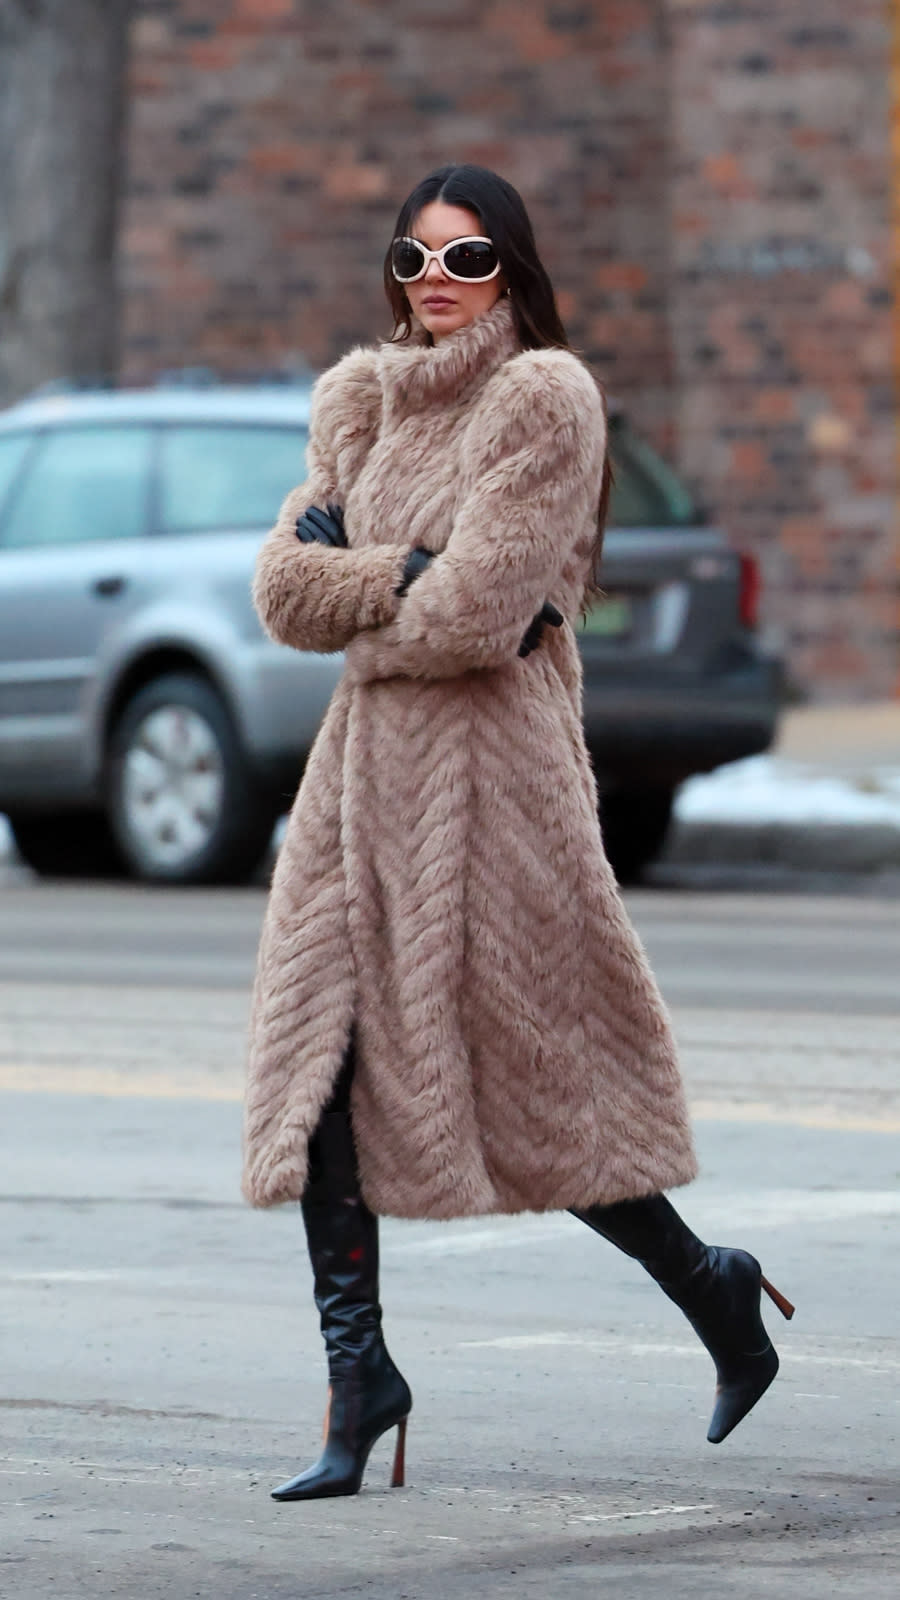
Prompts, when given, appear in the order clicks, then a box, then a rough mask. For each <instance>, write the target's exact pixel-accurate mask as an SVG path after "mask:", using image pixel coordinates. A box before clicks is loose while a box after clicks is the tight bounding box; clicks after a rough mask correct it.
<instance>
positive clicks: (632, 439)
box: [609, 422, 696, 528]
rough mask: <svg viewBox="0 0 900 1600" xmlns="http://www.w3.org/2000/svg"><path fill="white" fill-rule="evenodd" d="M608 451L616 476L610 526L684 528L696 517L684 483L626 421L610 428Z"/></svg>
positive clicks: (611, 503) (610, 511) (611, 501)
mask: <svg viewBox="0 0 900 1600" xmlns="http://www.w3.org/2000/svg"><path fill="white" fill-rule="evenodd" d="M609 453H610V457H611V460H612V465H613V472H614V475H615V482H614V484H613V490H612V498H611V500H610V510H609V525H610V527H611V528H684V527H689V526H690V525H691V524H692V523H693V522H694V521H695V520H696V513H695V508H694V504H693V501H692V500H691V497H690V495H689V494H688V492H687V490H686V489H685V487H684V485H683V484H682V483H680V482H679V481H678V479H677V478H676V476H675V474H674V472H672V470H671V468H669V467H667V466H666V464H665V462H664V461H663V460H662V458H661V457H660V456H658V455H657V454H656V452H655V450H651V448H650V446H649V445H648V444H646V443H645V441H644V440H643V439H639V438H638V436H637V434H635V433H633V432H632V431H631V429H630V428H629V427H628V426H627V424H626V423H624V422H619V423H618V424H616V425H614V426H613V427H611V429H610V436H609Z"/></svg>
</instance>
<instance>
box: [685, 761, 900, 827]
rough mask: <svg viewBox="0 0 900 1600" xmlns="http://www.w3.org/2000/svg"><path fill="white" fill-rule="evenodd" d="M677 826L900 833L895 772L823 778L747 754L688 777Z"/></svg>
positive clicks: (899, 778) (899, 796) (898, 778)
mask: <svg viewBox="0 0 900 1600" xmlns="http://www.w3.org/2000/svg"><path fill="white" fill-rule="evenodd" d="M675 815H676V817H677V818H678V820H679V822H691V823H696V822H709V823H716V822H721V823H730V824H738V825H740V824H748V823H756V824H761V823H768V822H771V823H794V824H796V823H801V824H802V823H810V824H815V823H818V824H819V825H820V826H836V827H873V826H874V827H885V826H887V827H895V828H898V829H900V771H897V770H895V769H889V770H885V771H878V772H876V773H873V774H872V775H871V776H867V777H866V778H865V779H853V778H839V777H827V776H825V775H821V776H820V775H816V774H815V773H810V771H809V768H808V767H803V766H800V765H799V764H798V763H793V764H792V763H791V762H789V761H785V760H780V759H779V758H778V757H773V756H751V757H750V759H749V760H747V761H735V762H733V763H731V764H730V765H729V766H726V767H719V769H718V771H716V772H711V773H710V774H709V775H708V776H706V777H702V778H691V779H689V781H688V782H687V783H686V784H684V785H683V787H682V789H681V790H680V792H679V795H678V798H677V801H676V804H675Z"/></svg>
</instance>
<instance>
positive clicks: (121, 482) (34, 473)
mask: <svg viewBox="0 0 900 1600" xmlns="http://www.w3.org/2000/svg"><path fill="white" fill-rule="evenodd" d="M149 467H150V432H149V430H148V429H147V428H125V427H119V428H60V429H58V430H55V431H53V432H51V433H47V434H45V435H44V436H43V438H41V439H39V441H38V445H37V448H36V450H35V453H34V455H33V457H32V459H31V461H30V462H29V464H28V468H27V470H26V472H25V474H24V477H23V478H22V480H21V481H20V482H19V484H18V485H17V486H16V488H15V490H14V492H13V495H12V499H11V501H10V505H9V509H8V514H7V517H6V521H5V524H4V527H3V530H2V541H3V544H4V545H13V546H16V547H18V548H21V547H23V546H26V545H31V546H39V545H51V544H81V543H85V542H87V541H88V540H95V539H135V538H137V537H138V536H139V535H140V534H142V533H143V532H144V531H145V524H146V515H147V488H148V482H149Z"/></svg>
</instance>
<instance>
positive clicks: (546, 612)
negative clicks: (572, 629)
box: [519, 600, 566, 656]
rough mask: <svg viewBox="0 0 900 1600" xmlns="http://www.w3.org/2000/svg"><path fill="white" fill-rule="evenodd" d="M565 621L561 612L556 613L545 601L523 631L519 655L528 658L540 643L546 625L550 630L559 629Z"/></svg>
mask: <svg viewBox="0 0 900 1600" xmlns="http://www.w3.org/2000/svg"><path fill="white" fill-rule="evenodd" d="M565 620H566V619H565V617H564V616H563V614H562V612H561V611H557V609H556V607H555V606H553V605H551V604H550V601H549V600H545V601H544V604H543V605H542V606H541V609H540V611H539V612H538V614H537V616H536V617H532V619H531V621H530V622H529V624H528V627H527V628H526V629H525V632H524V634H523V635H522V643H521V644H520V645H519V655H520V656H530V655H531V652H532V650H536V649H537V647H538V645H539V644H540V642H541V638H542V636H543V632H544V628H545V627H546V626H547V624H548V623H549V625H550V627H551V628H561V627H562V625H563V623H564V622H565Z"/></svg>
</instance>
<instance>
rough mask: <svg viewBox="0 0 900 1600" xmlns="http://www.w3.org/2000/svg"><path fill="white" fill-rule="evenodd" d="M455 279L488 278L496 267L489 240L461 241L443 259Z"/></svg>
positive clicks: (494, 255) (493, 250)
mask: <svg viewBox="0 0 900 1600" xmlns="http://www.w3.org/2000/svg"><path fill="white" fill-rule="evenodd" d="M444 262H445V265H446V267H447V271H448V272H452V273H453V276H454V277H455V278H473V279H474V278H489V277H490V275H491V273H492V272H493V270H494V268H495V267H496V265H497V252H496V250H495V249H494V246H493V245H492V244H491V242H490V240H489V239H463V240H461V242H460V243H459V244H455V245H453V246H452V247H451V248H450V249H449V250H448V251H447V254H446V255H445V257H444Z"/></svg>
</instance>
